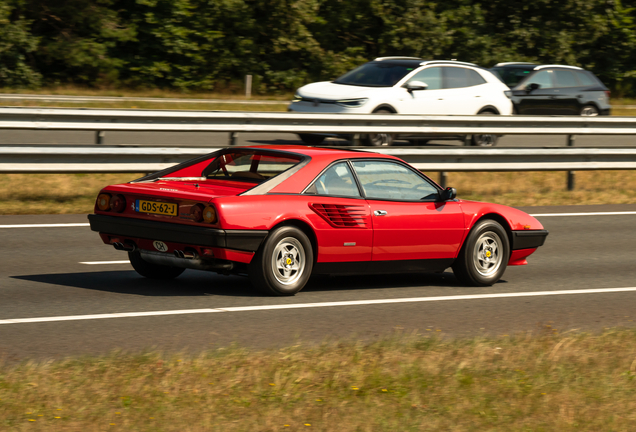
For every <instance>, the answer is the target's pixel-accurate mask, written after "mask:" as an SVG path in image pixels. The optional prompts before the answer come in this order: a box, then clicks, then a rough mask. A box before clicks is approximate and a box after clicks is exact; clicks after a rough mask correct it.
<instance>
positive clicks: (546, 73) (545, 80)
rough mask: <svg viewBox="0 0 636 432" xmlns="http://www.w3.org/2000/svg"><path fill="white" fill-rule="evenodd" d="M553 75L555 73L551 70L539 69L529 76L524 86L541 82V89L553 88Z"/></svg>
mask: <svg viewBox="0 0 636 432" xmlns="http://www.w3.org/2000/svg"><path fill="white" fill-rule="evenodd" d="M552 75H554V74H553V73H552V71H551V70H542V71H539V72H537V73H536V74H534V75H532V76H531V77H530V78H528V81H527V83H526V84H525V86H524V87H525V88H529V86H530V84H539V88H540V89H548V88H553V87H554V84H552Z"/></svg>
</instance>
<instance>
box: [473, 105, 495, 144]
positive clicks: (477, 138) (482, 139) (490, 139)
mask: <svg viewBox="0 0 636 432" xmlns="http://www.w3.org/2000/svg"><path fill="white" fill-rule="evenodd" d="M477 115H497V114H495V113H494V112H492V111H484V112H480V113H479V114H477ZM497 141H499V136H498V135H494V134H477V135H472V136H471V137H470V145H472V146H475V147H494V146H496V145H497Z"/></svg>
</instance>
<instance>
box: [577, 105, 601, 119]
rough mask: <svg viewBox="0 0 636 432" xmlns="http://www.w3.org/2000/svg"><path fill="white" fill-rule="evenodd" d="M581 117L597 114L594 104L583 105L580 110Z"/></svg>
mask: <svg viewBox="0 0 636 432" xmlns="http://www.w3.org/2000/svg"><path fill="white" fill-rule="evenodd" d="M580 114H581V116H582V117H596V116H598V115H599V112H598V108H596V107H595V106H594V105H585V106H584V107H583V108H581V112H580Z"/></svg>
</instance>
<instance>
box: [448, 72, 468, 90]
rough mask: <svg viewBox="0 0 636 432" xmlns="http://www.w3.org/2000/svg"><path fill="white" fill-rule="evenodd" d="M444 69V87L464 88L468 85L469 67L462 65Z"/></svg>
mask: <svg viewBox="0 0 636 432" xmlns="http://www.w3.org/2000/svg"><path fill="white" fill-rule="evenodd" d="M442 69H443V70H444V88H447V89H452V88H462V87H468V86H469V85H468V77H467V75H466V71H467V69H464V68H460V67H445V68H442Z"/></svg>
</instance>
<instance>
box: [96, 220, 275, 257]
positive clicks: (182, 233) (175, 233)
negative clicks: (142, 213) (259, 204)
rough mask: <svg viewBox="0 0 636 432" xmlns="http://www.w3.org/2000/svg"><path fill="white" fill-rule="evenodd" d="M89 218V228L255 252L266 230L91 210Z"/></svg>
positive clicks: (107, 232) (122, 234) (118, 233)
mask: <svg viewBox="0 0 636 432" xmlns="http://www.w3.org/2000/svg"><path fill="white" fill-rule="evenodd" d="M88 220H89V222H90V225H91V230H93V231H97V232H100V233H106V234H113V235H119V236H124V237H134V238H145V239H149V240H161V241H166V242H176V243H185V244H192V245H198V246H209V247H222V248H228V249H236V250H242V251H248V252H256V251H257V250H258V248H259V247H260V245H261V243H262V242H263V240H264V239H265V237H267V234H268V232H267V231H262V230H222V229H217V228H207V227H198V226H191V225H180V224H176V223H168V222H158V221H148V220H143V219H133V218H128V217H123V216H120V217H118V216H106V215H97V214H90V215H88Z"/></svg>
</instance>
